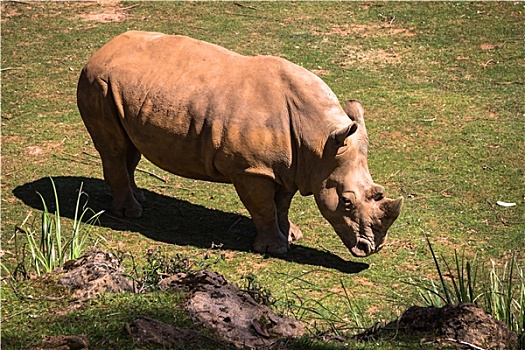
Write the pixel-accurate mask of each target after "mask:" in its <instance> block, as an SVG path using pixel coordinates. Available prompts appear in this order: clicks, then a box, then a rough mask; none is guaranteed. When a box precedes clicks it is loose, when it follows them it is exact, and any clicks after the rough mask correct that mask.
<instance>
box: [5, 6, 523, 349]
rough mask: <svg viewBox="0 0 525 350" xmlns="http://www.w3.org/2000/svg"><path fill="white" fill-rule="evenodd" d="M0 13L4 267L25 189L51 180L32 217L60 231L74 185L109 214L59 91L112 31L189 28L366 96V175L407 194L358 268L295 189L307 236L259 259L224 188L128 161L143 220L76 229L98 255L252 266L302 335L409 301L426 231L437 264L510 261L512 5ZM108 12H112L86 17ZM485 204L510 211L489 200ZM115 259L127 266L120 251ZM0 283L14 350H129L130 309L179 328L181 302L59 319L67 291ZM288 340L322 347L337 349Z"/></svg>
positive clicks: (519, 234)
mask: <svg viewBox="0 0 525 350" xmlns="http://www.w3.org/2000/svg"><path fill="white" fill-rule="evenodd" d="M1 6H2V15H1V16H2V38H1V45H2V57H1V60H2V61H1V62H2V72H1V73H2V97H1V98H2V112H1V113H2V115H1V117H2V119H1V122H2V178H1V185H2V187H1V191H2V198H1V215H2V222H1V231H2V248H1V249H2V252H1V253H2V263H3V264H5V265H6V266H7V267H8V268H13V267H14V266H15V264H16V259H15V257H14V255H13V254H14V250H15V249H14V239H15V238H14V237H15V236H17V235H19V233H16V231H15V227H16V226H19V225H20V224H21V223H22V222H23V221H24V218H25V217H26V216H27V215H28V213H29V212H36V211H38V212H40V211H44V207H43V206H42V203H41V200H40V197H39V196H38V194H37V193H41V194H42V196H43V197H44V198H45V199H46V200H47V199H50V198H53V188H52V186H50V184H49V180H48V178H49V177H50V176H51V177H52V178H53V179H54V181H55V185H56V190H57V193H58V194H59V195H60V199H59V203H58V204H56V203H48V204H49V207H48V210H49V211H50V212H54V210H55V209H56V208H55V207H57V206H59V207H60V215H61V218H62V219H63V220H64V225H68V226H69V225H71V226H72V222H73V221H74V217H75V214H74V213H75V206H76V200H77V198H76V196H75V194H76V190H78V188H79V187H80V184H81V183H83V184H84V186H83V192H85V193H87V194H88V195H89V203H90V207H92V208H93V209H94V210H95V212H99V211H100V210H104V209H107V208H108V207H109V205H110V203H111V196H110V193H109V189H108V187H107V186H106V185H105V184H104V183H103V181H102V180H101V179H102V171H101V165H100V162H99V160H98V157H97V155H96V151H95V150H94V147H93V145H92V142H91V140H90V138H89V135H88V134H87V132H86V130H85V128H84V126H83V124H82V122H81V119H80V116H79V114H78V111H77V109H76V105H75V89H76V82H77V79H78V75H79V72H80V70H81V68H82V66H83V65H84V64H85V62H86V61H87V60H88V58H89V57H90V56H91V55H92V54H93V53H94V52H95V51H96V50H97V49H98V48H100V47H101V46H102V45H103V44H104V43H105V42H107V41H109V40H110V39H111V38H112V37H114V36H116V35H118V34H119V33H122V32H124V31H126V30H128V29H139V30H154V31H161V32H165V33H177V34H184V35H189V36H192V37H195V38H199V39H203V40H207V41H210V42H213V43H216V44H219V45H222V46H225V47H227V48H230V49H233V50H235V51H238V52H240V53H242V54H271V55H276V56H281V57H284V58H286V59H288V60H290V61H292V62H295V63H298V64H300V65H302V66H304V67H306V68H308V69H311V70H313V71H315V72H317V74H319V75H320V77H321V78H322V79H323V80H324V81H325V82H327V84H328V85H329V86H330V87H331V88H332V89H333V90H334V92H335V93H336V94H337V95H338V97H339V98H340V100H344V99H350V98H354V99H360V100H361V101H362V102H363V103H364V106H365V109H366V115H365V118H366V122H367V129H368V132H369V135H370V142H371V144H370V154H369V167H370V170H371V173H372V176H373V178H374V179H375V180H376V181H377V182H378V183H380V184H382V185H384V186H385V188H386V189H387V192H388V194H389V195H390V196H391V197H396V196H397V195H403V196H405V200H406V201H405V206H404V210H403V212H402V214H401V217H400V218H399V219H398V221H397V222H396V223H395V224H394V226H393V227H392V230H391V234H390V238H389V243H388V245H387V246H386V247H385V248H384V249H383V250H382V251H381V253H379V254H378V255H375V256H372V257H370V258H367V259H365V260H359V261H357V260H354V259H352V258H351V257H350V254H349V253H348V251H347V250H346V249H345V248H344V247H343V245H342V244H341V242H340V240H339V239H338V238H337V237H336V235H335V234H334V233H333V230H332V228H331V227H330V226H329V224H328V223H326V222H325V221H324V220H323V219H322V217H321V215H320V213H319V212H318V210H317V208H316V207H315V203H314V201H313V200H312V198H310V197H305V198H302V197H297V198H295V199H294V202H293V205H292V210H291V219H292V220H293V221H294V222H295V223H296V224H297V225H298V226H300V227H301V228H302V230H303V233H305V237H304V239H303V240H302V241H301V242H299V243H298V244H297V245H295V246H294V249H293V250H292V252H291V253H290V254H289V255H288V257H285V258H281V259H280V258H267V257H264V256H261V255H258V254H254V253H253V252H251V242H252V240H253V237H254V235H255V232H254V227H253V224H252V223H251V221H250V220H249V214H248V213H247V211H246V210H245V209H244V208H243V207H242V204H241V203H240V201H239V200H238V198H237V196H236V194H235V192H234V190H233V188H232V187H231V186H229V185H222V184H211V183H205V182H196V181H192V180H187V179H182V178H179V177H176V176H173V175H170V174H167V173H165V172H163V171H161V170H159V169H158V168H156V167H154V166H153V165H152V164H150V163H149V162H147V161H146V160H142V161H141V163H140V164H139V167H140V168H141V169H143V170H144V172H139V173H138V174H137V181H138V183H139V186H141V187H143V188H145V189H146V198H147V202H146V204H145V206H144V217H143V218H141V219H139V220H131V219H130V220H123V221H122V220H120V221H119V220H115V219H112V218H110V217H108V216H105V215H103V216H102V217H101V225H100V226H97V227H94V228H93V231H92V233H93V234H94V235H101V236H103V237H105V238H106V239H107V248H109V249H112V250H115V251H117V250H118V251H121V252H134V253H135V256H136V257H137V261H136V265H137V266H139V267H141V266H146V265H147V260H146V257H145V255H143V254H141V253H144V252H145V251H146V250H147V248H150V247H151V248H152V249H155V248H156V247H161V248H162V249H165V250H166V251H173V252H174V253H179V254H180V255H181V256H191V257H192V258H194V259H195V261H197V264H200V263H201V262H202V263H203V264H206V263H207V262H210V260H211V261H213V262H214V264H213V265H212V268H213V269H214V270H216V271H218V272H220V273H222V274H224V275H225V276H226V277H227V278H228V279H230V280H232V281H234V282H239V284H242V283H243V282H242V281H243V278H245V276H248V275H249V274H253V275H254V276H257V280H256V281H257V283H258V284H259V285H260V286H263V287H264V288H266V289H267V290H268V291H270V292H271V294H272V296H273V297H274V298H276V303H275V307H277V308H278V309H279V311H280V312H282V313H294V314H297V315H298V316H300V317H301V318H302V319H303V320H304V321H305V322H307V323H308V324H309V326H310V329H312V330H313V331H316V330H319V331H321V330H326V329H330V327H332V328H333V327H334V326H333V325H336V326H337V327H336V328H338V329H340V327H343V328H344V327H345V326H346V328H347V329H348V331H351V330H350V328H353V327H357V324H356V322H355V320H354V319H353V318H355V317H354V314H353V311H355V313H356V315H359V316H358V317H360V322H361V323H362V324H363V325H365V326H372V325H373V324H374V323H375V322H377V321H381V320H386V319H392V317H393V316H395V315H398V314H399V313H400V312H401V311H402V310H403V309H404V307H405V306H407V305H405V304H404V303H398V302H393V301H392V300H398V299H397V298H396V297H397V296H398V295H402V296H403V297H404V300H406V304H412V303H415V302H416V301H417V300H419V296H418V294H417V292H416V291H415V290H414V289H413V288H412V287H410V286H407V285H405V284H403V283H402V282H400V281H403V280H408V279H409V278H418V277H420V276H423V277H427V278H428V277H432V278H434V279H435V278H436V277H437V275H436V272H435V267H434V261H433V258H432V254H431V253H430V252H429V250H428V247H427V242H426V238H425V235H429V237H430V239H431V240H432V242H433V249H434V251H435V254H436V256H441V255H443V256H451V255H452V252H453V251H454V250H456V251H461V252H464V256H465V259H470V260H471V259H472V257H473V256H475V255H476V256H477V258H478V259H484V261H490V260H491V259H492V260H493V261H494V263H495V266H497V267H499V266H503V265H504V263H505V262H506V261H509V258H510V257H511V256H512V252H513V251H514V252H516V253H515V259H516V260H517V262H518V263H519V264H520V266H523V254H519V253H521V252H522V251H523V247H524V246H525V238H524V237H525V235H524V233H525V227H524V226H525V225H524V216H525V212H524V209H523V208H524V207H525V206H524V205H525V200H524V197H523V195H524V194H523V188H524V185H525V182H524V179H525V176H524V169H525V160H524V154H523V151H522V150H523V149H525V139H524V138H525V137H524V135H525V133H524V131H525V125H524V120H525V118H524V117H525V103H524V99H523V96H524V94H523V82H524V81H523V77H524V76H525V61H524V60H525V49H524V48H523V40H524V39H525V29H524V28H523V25H522V24H523V20H524V18H525V8H524V4H523V3H519V2H516V3H513V2H495V3H485V2H478V3H457V2H455V3H454V2H453V3H448V2H445V3H440V2H434V3H403V2H401V3H397V2H396V3H389V2H366V3H363V2H342V3H339V2H338V3H317V2H299V3H269V2H262V3H259V2H254V3H241V4H240V5H238V4H235V3H229V2H219V3H206V2H204V3H183V2H174V3H155V2H152V3H149V2H140V3H135V2H131V3H121V4H114V3H113V4H99V3H82V2H70V3H46V2H42V3H39V2H31V3H25V2H4V3H2V5H1ZM96 14H98V15H100V14H105V16H106V17H100V16H99V17H95V16H94V15H96ZM118 15H121V16H122V17H121V19H123V20H122V21H111V22H99V21H96V20H93V19H94V18H95V19H96V18H99V19H100V18H114V19H115V18H118ZM150 173H154V174H155V175H156V176H151V175H150ZM498 200H502V201H506V202H515V203H517V205H516V206H515V207H510V208H503V207H499V206H498V205H496V202H497V201H498ZM422 232H423V233H422ZM139 252H140V253H139ZM458 258H459V261H460V262H461V259H462V257H461V256H459V257H458ZM451 261H453V262H454V260H451ZM126 264H128V266H127V267H128V268H129V269H132V268H133V267H132V265H133V264H132V263H131V262H130V260H129V259H128V260H126ZM454 264H455V263H454ZM450 267H451V268H454V265H452V266H450ZM460 267H461V266H460ZM509 268H510V267H509ZM25 288H27V289H28V290H27V292H26V291H25ZM46 288H48V287H46V286H45V285H43V284H42V283H39V282H36V281H27V282H23V284H22V285H21V286H18V290H19V291H20V292H21V293H22V292H23V293H24V295H26V296H27V295H33V296H34V297H35V296H38V295H39V294H43V295H53V294H55V293H58V294H59V291H54V290H51V291H47V290H46ZM1 293H2V296H1V298H2V300H1V301H2V317H1V319H2V340H3V344H2V345H4V344H8V345H9V346H8V347H7V348H13V349H21V348H25V347H26V346H27V345H28V344H29V343H31V342H33V341H36V340H38V339H40V338H41V337H42V336H44V335H48V334H60V333H64V332H70V333H82V332H86V333H87V334H88V335H89V337H90V340H91V342H92V346H93V348H94V349H102V348H111V347H112V346H114V347H118V346H121V345H122V344H125V345H122V346H124V347H125V348H131V344H130V343H129V339H126V334H123V333H122V323H123V322H130V321H131V320H132V319H133V318H132V317H133V316H134V315H135V313H136V312H138V311H140V312H143V313H144V314H146V315H147V316H150V317H154V318H159V319H161V320H166V321H169V322H174V323H176V324H178V325H184V324H186V325H187V323H185V322H187V321H185V320H184V318H183V317H182V315H180V314H178V313H177V312H176V311H170V310H173V309H176V308H174V306H173V305H176V304H177V302H178V301H177V300H179V299H177V298H179V297H177V296H173V295H164V294H162V293H159V292H154V293H152V294H148V295H147V296H146V295H143V296H137V295H121V296H107V297H105V298H103V299H101V300H97V301H92V302H90V303H88V304H86V305H84V307H83V308H82V309H79V310H73V311H72V312H71V313H69V314H67V315H61V314H60V312H59V311H60V310H61V309H64V308H65V307H66V306H67V301H65V300H63V301H54V302H53V301H50V300H42V299H27V298H20V297H19V296H17V295H16V294H15V293H14V292H13V290H12V289H11V288H7V287H5V285H3V286H2V291H1ZM46 293H49V294H46ZM291 305H292V306H291ZM293 305H295V307H294V306H293ZM349 305H353V308H351V307H350V306H349ZM307 310H308V311H307ZM310 310H311V312H310ZM352 310H353V311H352ZM170 315H171V316H170ZM319 315H321V316H319ZM331 320H332V321H331ZM330 322H332V323H330ZM105 327H110V328H109V329H110V331H108V332H107V333H106V332H105V331H104V329H105ZM21 328H23V329H27V331H23V332H22V331H20V329H21ZM6 341H7V343H6ZM126 342H127V343H126ZM301 342H306V343H308V344H310V345H312V347H313V346H316V347H317V348H320V349H321V348H325V349H329V348H334V349H335V348H341V347H342V345H341V344H339V345H338V344H333V343H330V344H326V343H323V342H319V341H318V340H311V339H306V340H301ZM399 342H400V343H399ZM401 343H402V345H400V344H401ZM93 344H94V345H93ZM108 344H109V345H108ZM114 344H117V345H114ZM301 344H302V345H304V343H301ZM340 345H341V346H340ZM5 346H7V345H5ZM290 346H294V345H293V344H291V345H290ZM400 346H404V347H408V348H410V347H412V348H419V340H417V339H416V340H410V339H408V340H396V339H394V340H391V341H381V342H380V343H379V344H378V345H377V344H352V347H355V348H374V349H396V348H399V347H400ZM297 348H300V346H299V345H297Z"/></svg>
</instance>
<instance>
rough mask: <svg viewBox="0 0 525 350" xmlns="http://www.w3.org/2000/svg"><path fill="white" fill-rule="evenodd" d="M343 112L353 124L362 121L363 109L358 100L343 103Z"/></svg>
mask: <svg viewBox="0 0 525 350" xmlns="http://www.w3.org/2000/svg"><path fill="white" fill-rule="evenodd" d="M345 112H346V114H347V115H348V117H349V118H350V119H352V120H353V121H355V122H358V121H361V120H363V119H364V115H365V108H364V107H363V105H362V104H361V102H359V101H358V100H348V101H346V103H345Z"/></svg>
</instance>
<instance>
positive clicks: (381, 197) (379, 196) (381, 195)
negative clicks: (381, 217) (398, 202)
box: [373, 192, 385, 202]
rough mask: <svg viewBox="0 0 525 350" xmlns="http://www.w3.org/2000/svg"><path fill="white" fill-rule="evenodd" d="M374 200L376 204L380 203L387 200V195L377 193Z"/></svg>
mask: <svg viewBox="0 0 525 350" xmlns="http://www.w3.org/2000/svg"><path fill="white" fill-rule="evenodd" d="M373 198H374V200H375V201H376V202H379V201H380V200H382V199H383V198H385V195H384V194H383V193H381V192H379V193H376V194H375V195H374V197H373Z"/></svg>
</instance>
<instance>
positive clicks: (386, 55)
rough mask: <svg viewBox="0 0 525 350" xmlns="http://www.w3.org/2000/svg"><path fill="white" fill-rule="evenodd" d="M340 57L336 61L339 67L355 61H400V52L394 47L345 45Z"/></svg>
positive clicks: (377, 62) (391, 62)
mask: <svg viewBox="0 0 525 350" xmlns="http://www.w3.org/2000/svg"><path fill="white" fill-rule="evenodd" d="M341 56H342V59H340V60H339V61H338V62H337V63H338V64H339V66H341V67H343V68H344V67H348V66H351V65H353V64H356V63H372V64H379V65H382V64H393V63H399V62H401V54H400V53H399V52H397V51H396V50H394V49H390V50H384V49H369V50H363V48H362V47H359V46H358V47H354V46H347V47H345V48H343V53H342V55H341Z"/></svg>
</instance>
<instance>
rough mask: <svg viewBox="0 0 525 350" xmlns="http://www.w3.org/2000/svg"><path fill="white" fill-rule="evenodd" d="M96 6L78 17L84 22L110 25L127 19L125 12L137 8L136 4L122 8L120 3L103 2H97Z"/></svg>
mask: <svg viewBox="0 0 525 350" xmlns="http://www.w3.org/2000/svg"><path fill="white" fill-rule="evenodd" d="M96 4H97V6H96V7H95V8H94V9H91V11H89V12H87V13H82V14H79V15H78V17H79V18H80V19H83V20H85V21H92V22H99V23H110V22H122V21H124V20H126V18H127V17H128V14H127V12H126V11H127V10H129V9H131V8H133V7H135V6H137V4H135V5H132V6H128V7H122V6H121V4H120V1H113V0H104V1H97V2H96Z"/></svg>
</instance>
